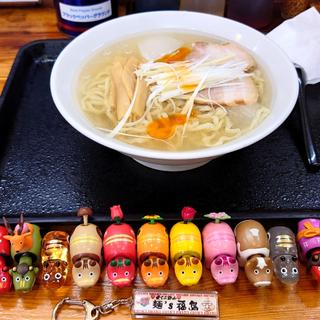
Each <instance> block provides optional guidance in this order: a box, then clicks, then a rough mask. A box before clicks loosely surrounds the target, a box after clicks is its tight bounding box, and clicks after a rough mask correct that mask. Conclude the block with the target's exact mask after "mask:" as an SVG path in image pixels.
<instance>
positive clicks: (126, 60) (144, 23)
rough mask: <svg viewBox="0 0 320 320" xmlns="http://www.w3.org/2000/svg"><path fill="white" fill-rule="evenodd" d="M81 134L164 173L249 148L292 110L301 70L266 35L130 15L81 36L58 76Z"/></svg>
mask: <svg viewBox="0 0 320 320" xmlns="http://www.w3.org/2000/svg"><path fill="white" fill-rule="evenodd" d="M50 87H51V93H52V97H53V100H54V103H55V105H56V107H57V108H58V110H59V112H60V113H61V114H62V116H63V117H64V118H65V119H66V121H67V122H69V124H71V125H72V126H73V127H74V128H75V129H76V130H78V131H79V132H80V133H82V134H83V135H85V136H87V137H88V138H90V139H91V140H93V141H95V142H97V143H100V144H101V145H103V146H106V147H108V148H111V149H114V150H117V151H119V152H121V153H123V154H125V155H127V156H130V157H132V158H133V159H135V160H136V161H138V162H140V163H142V164H144V165H146V166H148V167H151V168H154V169H158V170H166V171H183V170H189V169H193V168H196V167H199V166H201V165H204V164H205V163H207V162H209V161H210V160H212V159H214V158H216V157H219V156H222V155H224V154H227V153H230V152H234V151H236V150H239V149H242V148H245V147H247V146H249V145H251V144H253V143H256V142H258V141H259V140H261V139H263V138H264V137H266V136H267V135H269V134H270V133H271V132H273V131H274V130H275V129H277V128H278V127H279V126H280V125H281V124H282V123H283V122H284V121H285V119H286V118H287V117H288V115H289V114H290V112H291V111H292V109H293V107H294V105H295V102H296V99H297V95H298V82H297V75H296V71H295V69H294V67H293V65H292V63H291V62H290V61H289V60H288V58H287V56H286V55H285V54H284V53H283V52H282V51H281V50H280V49H279V48H278V47H277V45H275V44H274V43H273V42H272V41H271V40H269V39H268V38H267V37H266V36H265V35H263V34H262V33H260V32H257V31H256V30H254V29H252V28H250V27H248V26H245V25H243V24H241V23H238V22H235V21H232V20H229V19H226V18H222V17H218V16H213V15H209V14H203V13H196V12H184V11H159V12H147V13H140V14H134V15H128V16H124V17H121V18H117V19H114V20H110V21H108V22H106V23H103V24H100V25H98V26H96V27H94V28H92V29H90V30H88V31H86V32H85V33H83V34H81V35H80V36H78V37H77V38H75V39H74V40H73V41H71V42H70V44H68V45H67V46H66V48H65V49H64V50H63V51H62V52H61V54H60V55H59V56H58V58H57V60H56V62H55V64H54V67H53V70H52V74H51V79H50Z"/></svg>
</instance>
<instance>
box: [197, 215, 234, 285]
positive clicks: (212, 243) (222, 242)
mask: <svg viewBox="0 0 320 320" xmlns="http://www.w3.org/2000/svg"><path fill="white" fill-rule="evenodd" d="M205 217H207V218H211V219H215V222H209V223H208V224H207V225H206V226H205V227H204V229H203V231H202V238H203V249H204V256H205V264H206V267H207V268H208V269H209V268H210V269H211V274H212V276H213V278H214V279H215V280H216V281H217V283H218V284H220V285H225V284H230V283H234V282H235V281H236V280H237V277H238V271H239V265H238V261H237V259H236V254H237V248H236V241H235V236H234V233H233V231H232V229H231V228H230V226H229V225H228V224H227V223H225V222H221V221H220V220H224V219H229V218H230V216H228V215H227V214H226V213H224V212H219V213H215V212H213V213H210V214H207V215H205Z"/></svg>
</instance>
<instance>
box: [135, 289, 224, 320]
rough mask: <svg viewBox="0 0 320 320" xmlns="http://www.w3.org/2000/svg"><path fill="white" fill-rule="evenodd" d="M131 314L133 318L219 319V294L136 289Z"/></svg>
mask: <svg viewBox="0 0 320 320" xmlns="http://www.w3.org/2000/svg"><path fill="white" fill-rule="evenodd" d="M131 314H132V316H133V318H140V317H142V316H164V317H169V318H170V317H177V318H179V317H193V318H197V317H198V318H201V319H219V308H218V294H217V292H215V291H211V292H210V291H209V292H197V291H183V290H181V291H180V290H174V291H170V290H152V289H135V290H134V291H133V304H132V307H131Z"/></svg>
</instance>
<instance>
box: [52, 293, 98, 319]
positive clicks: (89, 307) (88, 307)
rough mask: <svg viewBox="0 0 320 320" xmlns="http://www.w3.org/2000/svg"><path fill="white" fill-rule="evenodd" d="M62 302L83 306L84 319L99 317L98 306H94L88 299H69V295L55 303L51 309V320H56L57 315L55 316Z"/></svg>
mask: <svg viewBox="0 0 320 320" xmlns="http://www.w3.org/2000/svg"><path fill="white" fill-rule="evenodd" d="M63 304H68V305H74V306H81V307H83V308H84V310H85V317H84V320H97V319H98V318H99V315H100V313H99V310H98V308H99V307H97V306H95V305H94V304H93V303H91V302H90V301H88V300H73V299H70V298H69V297H66V298H64V299H62V300H61V301H59V302H58V303H57V304H56V306H55V307H54V309H53V311H52V316H51V320H58V317H57V314H58V310H59V308H60V307H61V306H62V305H63Z"/></svg>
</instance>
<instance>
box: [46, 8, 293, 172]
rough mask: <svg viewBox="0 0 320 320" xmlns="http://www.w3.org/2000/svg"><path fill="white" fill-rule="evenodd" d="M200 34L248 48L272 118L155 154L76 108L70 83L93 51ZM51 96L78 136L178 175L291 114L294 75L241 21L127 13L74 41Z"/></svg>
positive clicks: (182, 13)
mask: <svg viewBox="0 0 320 320" xmlns="http://www.w3.org/2000/svg"><path fill="white" fill-rule="evenodd" d="M172 29H175V30H181V31H185V32H186V33H187V32H188V31H189V32H193V33H194V32H199V33H203V34H205V35H209V36H210V35H212V36H213V37H222V38H225V39H228V40H231V41H234V42H235V43H239V44H240V45H241V46H242V47H245V48H248V49H249V50H250V51H251V52H252V53H253V54H254V55H255V57H256V58H257V59H258V63H259V64H260V65H261V66H262V68H263V69H264V71H265V72H266V75H267V77H268V78H269V80H270V83H271V91H272V96H271V114H270V115H269V116H268V117H267V118H266V119H265V120H264V121H263V122H262V123H261V124H260V125H259V126H258V127H257V128H255V129H254V130H252V131H251V132H249V133H247V134H245V135H243V136H241V137H239V138H237V139H235V140H233V141H231V142H228V143H226V144H224V145H221V146H217V147H211V148H206V149H200V150H195V151H185V152H167V151H154V150H149V149H144V148H139V147H136V146H131V145H128V144H125V143H123V142H120V141H118V140H117V139H112V138H107V137H106V135H105V133H103V132H101V131H99V130H98V129H95V128H94V127H93V125H92V124H91V123H90V121H89V120H88V119H87V118H86V116H85V115H84V114H83V112H82V111H81V110H80V107H79V103H78V101H77V99H76V97H75V93H74V90H73V85H74V84H75V82H76V81H77V77H78V75H79V69H80V68H81V66H83V64H84V62H86V61H87V60H88V57H90V56H92V55H93V54H94V53H95V52H96V51H97V50H99V49H101V48H102V47H106V46H107V45H108V44H112V43H115V42H117V41H119V40H121V38H127V37H128V36H130V35H132V36H136V35H138V34H139V33H145V32H147V31H150V32H152V31H159V30H168V31H169V30H172ZM50 87H51V93H52V97H53V100H54V103H55V105H56V106H57V108H58V110H59V111H60V113H61V114H62V116H63V117H64V118H65V119H66V120H67V121H68V122H69V123H70V124H71V125H72V126H73V127H74V128H75V129H76V130H78V131H79V132H81V133H82V134H84V135H85V136H87V137H88V138H90V139H92V140H93V141H95V142H97V143H100V144H102V145H104V146H106V147H108V148H111V149H114V150H117V151H119V152H121V153H123V154H125V155H128V156H130V157H132V158H133V159H135V160H136V161H138V162H140V163H142V164H144V165H146V166H148V167H151V168H154V169H158V170H165V171H183V170H189V169H193V168H196V167H199V166H201V165H203V164H205V163H207V162H209V161H210V160H212V159H214V158H216V157H218V156H221V155H224V154H227V153H230V152H233V151H236V150H239V149H242V148H245V147H247V146H249V145H251V144H253V143H255V142H257V141H259V140H261V139H263V138H264V137H266V136H267V135H268V134H270V133H271V132H273V131H274V130H275V129H277V128H278V127H279V126H280V125H281V124H282V123H283V122H284V121H285V119H286V118H287V117H288V115H289V114H290V112H291V111H292V109H293V107H294V105H295V102H296V99H297V95H298V82H297V74H296V71H295V69H294V67H293V64H292V63H291V62H290V61H289V60H288V58H287V56H286V55H285V54H284V53H283V52H282V51H281V50H280V48H279V47H278V46H277V45H276V44H274V43H273V42H272V41H271V40H269V39H268V38H267V37H266V36H265V35H263V34H262V33H260V32H258V31H256V30H254V29H252V28H250V27H247V26H245V25H243V24H241V23H238V22H235V21H232V20H229V19H226V18H222V17H218V16H213V15H209V14H203V13H196V12H185V11H158V12H147V13H141V14H135V15H128V16H124V17H121V18H117V19H114V20H110V21H108V22H105V23H103V24H100V25H98V26H96V27H94V28H92V29H90V30H88V31H86V32H85V33H83V34H81V35H80V36H78V37H77V38H75V39H74V40H73V41H71V43H70V44H69V45H68V46H67V47H66V48H65V49H64V50H63V51H62V52H61V54H60V55H59V57H58V59H57V61H56V63H55V64H54V67H53V70H52V74H51V80H50Z"/></svg>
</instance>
